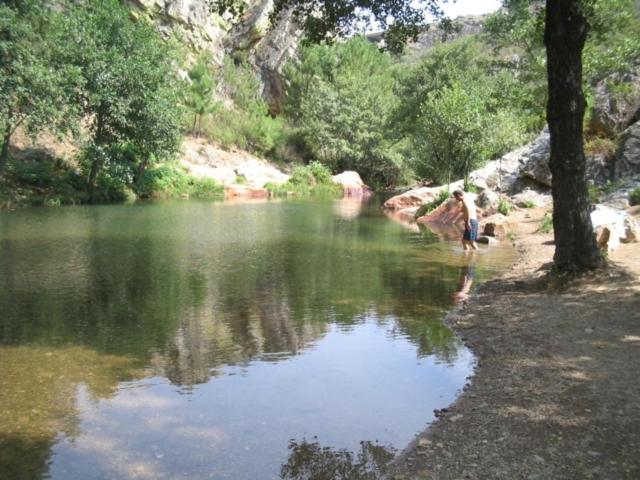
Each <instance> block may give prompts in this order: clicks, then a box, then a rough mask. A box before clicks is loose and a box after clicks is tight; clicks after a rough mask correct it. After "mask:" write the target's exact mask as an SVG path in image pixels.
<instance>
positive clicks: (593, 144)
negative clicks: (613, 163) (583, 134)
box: [584, 137, 617, 159]
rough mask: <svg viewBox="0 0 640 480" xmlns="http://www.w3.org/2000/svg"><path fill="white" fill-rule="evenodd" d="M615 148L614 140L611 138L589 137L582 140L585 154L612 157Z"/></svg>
mask: <svg viewBox="0 0 640 480" xmlns="http://www.w3.org/2000/svg"><path fill="white" fill-rule="evenodd" d="M616 148H617V145H616V142H615V140H613V139H611V138H603V137H591V138H588V139H586V140H585V142H584V153H585V154H586V155H603V156H604V157H605V158H606V159H610V158H613V156H614V155H615V153H616Z"/></svg>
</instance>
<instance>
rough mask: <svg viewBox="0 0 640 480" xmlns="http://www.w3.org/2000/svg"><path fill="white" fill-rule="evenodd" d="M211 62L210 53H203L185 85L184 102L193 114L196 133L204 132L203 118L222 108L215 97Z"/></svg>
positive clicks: (192, 128) (194, 132)
mask: <svg viewBox="0 0 640 480" xmlns="http://www.w3.org/2000/svg"><path fill="white" fill-rule="evenodd" d="M211 63H212V59H211V55H210V54H209V55H207V54H201V55H200V57H198V60H197V62H196V63H195V65H194V66H193V67H191V69H190V70H189V72H188V75H189V80H190V83H189V84H188V85H187V86H186V87H185V91H184V104H185V106H186V108H187V109H188V111H189V113H190V114H191V115H193V122H192V124H191V132H192V133H193V134H195V135H200V134H201V133H202V118H203V117H204V116H205V115H207V114H210V113H213V112H215V111H216V110H217V109H218V108H220V104H219V102H217V101H216V100H215V99H214V97H213V93H214V91H215V79H214V76H213V71H212V69H211V66H210V65H211Z"/></svg>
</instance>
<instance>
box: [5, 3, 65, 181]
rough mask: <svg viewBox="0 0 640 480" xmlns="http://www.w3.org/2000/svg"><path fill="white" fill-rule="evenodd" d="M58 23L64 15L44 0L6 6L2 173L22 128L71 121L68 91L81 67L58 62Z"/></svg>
mask: <svg viewBox="0 0 640 480" xmlns="http://www.w3.org/2000/svg"><path fill="white" fill-rule="evenodd" d="M58 21H59V15H57V14H56V13H55V12H52V11H50V10H48V9H46V8H45V7H43V6H42V2H37V1H31V0H28V1H21V2H2V3H1V4H0V128H1V131H2V137H1V141H2V150H1V151H0V174H1V173H2V171H3V170H4V167H5V166H6V163H7V160H8V157H9V145H10V142H11V137H12V135H13V134H14V133H15V131H16V129H17V128H18V127H21V126H23V127H25V128H26V129H27V131H28V132H30V133H34V134H35V133H38V132H39V131H40V130H42V129H44V128H49V129H50V130H53V131H54V132H61V131H64V130H65V129H66V128H67V127H69V126H70V125H71V124H70V122H69V120H70V119H71V118H73V115H70V113H69V110H71V109H72V106H71V105H70V104H69V102H68V101H67V100H68V95H67V94H68V92H69V90H70V89H71V88H70V87H69V85H73V83H74V82H75V81H76V80H77V71H76V70H75V69H73V68H71V67H70V66H69V65H64V64H60V62H59V61H58V56H57V55H56V50H57V45H56V43H55V42H53V41H52V30H53V29H55V28H56V26H57V24H58Z"/></svg>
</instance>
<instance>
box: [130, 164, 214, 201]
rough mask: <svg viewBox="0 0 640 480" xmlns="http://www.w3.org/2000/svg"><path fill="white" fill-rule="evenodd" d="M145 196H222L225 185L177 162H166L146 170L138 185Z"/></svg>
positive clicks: (139, 190)
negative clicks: (195, 173) (197, 174)
mask: <svg viewBox="0 0 640 480" xmlns="http://www.w3.org/2000/svg"><path fill="white" fill-rule="evenodd" d="M137 193H138V195H139V196H140V197H143V198H171V197H180V196H191V197H195V198H213V199H215V198H222V196H223V194H224V189H223V187H222V186H221V185H220V184H218V183H216V182H215V181H214V180H212V179H206V178H196V177H192V176H190V175H188V174H187V173H186V171H185V170H184V169H183V168H181V167H180V166H178V165H176V164H171V163H165V164H162V165H158V166H156V167H153V168H150V169H148V170H147V171H145V173H144V176H143V177H142V179H141V181H140V182H139V184H138V186H137Z"/></svg>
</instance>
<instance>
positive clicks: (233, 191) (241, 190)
mask: <svg viewBox="0 0 640 480" xmlns="http://www.w3.org/2000/svg"><path fill="white" fill-rule="evenodd" d="M224 197H225V199H227V200H233V199H254V198H269V190H267V189H266V188H256V187H249V186H247V185H229V186H227V187H225V189H224Z"/></svg>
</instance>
